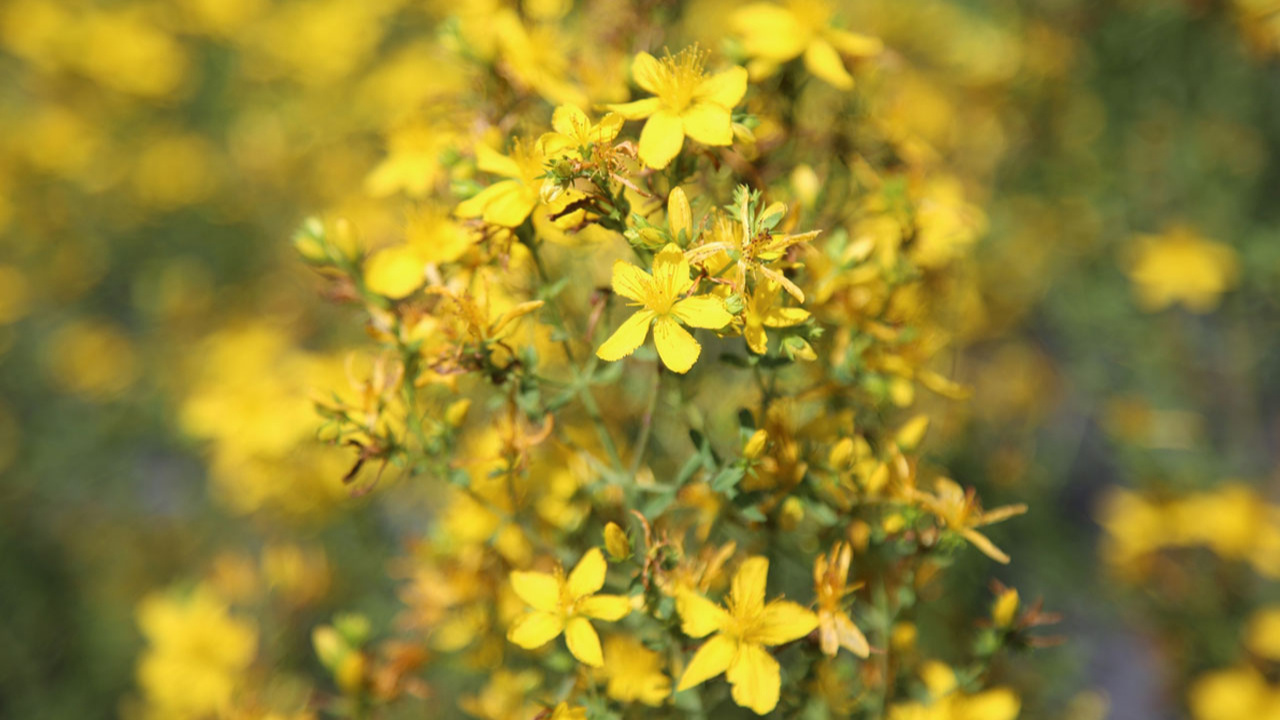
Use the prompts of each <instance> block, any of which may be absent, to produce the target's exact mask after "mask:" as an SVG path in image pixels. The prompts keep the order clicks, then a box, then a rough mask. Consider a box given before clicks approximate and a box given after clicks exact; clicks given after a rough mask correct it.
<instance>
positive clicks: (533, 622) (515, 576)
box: [507, 548, 631, 667]
mask: <svg viewBox="0 0 1280 720" xmlns="http://www.w3.org/2000/svg"><path fill="white" fill-rule="evenodd" d="M607 569H608V566H607V565H606V563H605V560H604V554H603V553H601V552H600V548H591V549H590V550H588V551H587V554H586V555H583V556H582V559H581V560H580V561H578V565H577V567H575V568H574V569H573V572H571V573H569V577H568V579H566V578H565V577H564V572H563V571H557V572H556V574H554V575H552V574H549V573H544V572H532V571H521V570H517V571H515V572H513V573H511V588H512V589H513V590H515V592H516V595H518V596H519V597H520V599H521V600H524V601H525V602H526V603H528V604H529V605H530V606H531V607H532V608H533V609H532V610H531V611H530V612H528V613H526V614H525V615H523V616H521V617H520V618H519V619H517V620H516V621H515V623H513V624H512V625H511V630H510V632H508V633H507V639H508V640H510V641H511V642H513V643H515V644H516V645H519V646H520V647H522V648H525V649H526V650H532V649H534V648H539V647H542V646H543V645H546V644H547V643H549V642H551V641H552V640H554V639H555V638H556V637H557V636H558V635H560V633H562V632H563V633H564V639H565V643H566V644H567V645H568V646H569V652H570V653H572V654H573V656H574V657H576V658H577V659H578V660H580V661H582V662H583V663H586V664H587V665H590V666H592V667H600V666H601V665H603V664H604V658H603V656H602V652H601V649H600V636H599V635H597V634H596V629H595V628H594V627H592V626H591V623H590V622H589V621H588V618H594V619H596V620H607V621H610V622H613V621H617V620H621V619H622V618H624V617H626V616H627V613H629V612H631V601H630V600H628V599H627V598H626V597H624V596H622V595H597V594H596V593H598V592H599V591H600V588H602V587H604V575H605V570H607Z"/></svg>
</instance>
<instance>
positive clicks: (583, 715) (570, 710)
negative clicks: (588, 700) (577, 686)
mask: <svg viewBox="0 0 1280 720" xmlns="http://www.w3.org/2000/svg"><path fill="white" fill-rule="evenodd" d="M548 720H587V709H586V708H584V707H582V706H580V705H570V704H569V703H566V702H562V703H560V704H559V705H556V707H555V709H554V710H552V711H551V716H550V717H549V718H548Z"/></svg>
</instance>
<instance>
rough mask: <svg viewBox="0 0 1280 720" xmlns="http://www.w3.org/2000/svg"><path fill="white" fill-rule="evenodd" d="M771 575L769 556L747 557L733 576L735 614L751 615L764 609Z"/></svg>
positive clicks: (731, 592)
mask: <svg viewBox="0 0 1280 720" xmlns="http://www.w3.org/2000/svg"><path fill="white" fill-rule="evenodd" d="M768 577H769V558H766V557H762V556H759V555H757V556H755V557H750V558H747V559H746V561H745V562H743V563H742V565H741V566H739V567H738V572H737V573H735V574H734V576H733V587H732V588H730V590H729V594H730V595H732V596H733V608H734V614H735V615H739V616H751V615H756V614H757V613H760V612H763V610H764V588H765V583H766V582H767V580H768Z"/></svg>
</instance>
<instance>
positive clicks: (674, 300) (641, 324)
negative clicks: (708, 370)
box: [596, 243, 733, 373]
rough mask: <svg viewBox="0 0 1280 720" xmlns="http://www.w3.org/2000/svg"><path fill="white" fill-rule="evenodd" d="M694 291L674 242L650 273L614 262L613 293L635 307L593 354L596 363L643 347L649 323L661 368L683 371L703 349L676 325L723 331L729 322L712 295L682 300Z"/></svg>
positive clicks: (695, 359)
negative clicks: (634, 310)
mask: <svg viewBox="0 0 1280 720" xmlns="http://www.w3.org/2000/svg"><path fill="white" fill-rule="evenodd" d="M692 287H693V280H692V279H691V278H690V277H689V261H688V260H686V259H685V257H684V252H683V251H682V250H680V247H679V246H678V245H676V244H674V243H672V244H670V245H667V246H666V247H665V248H663V249H662V252H660V253H658V255H657V257H655V258H654V260H653V274H652V275H650V274H649V273H647V272H645V271H644V270H641V269H640V268H638V267H636V266H635V265H632V264H631V263H628V262H625V261H622V260H619V261H617V262H616V263H614V264H613V291H614V292H616V293H617V294H619V295H621V296H622V297H625V298H627V299H628V300H634V301H635V302H633V303H630V304H632V305H636V306H639V307H640V309H639V310H637V311H636V313H635V314H634V315H632V316H631V317H629V318H627V321H626V322H624V323H622V325H621V327H619V328H618V329H617V330H616V331H614V333H613V335H611V336H610V337H609V339H608V340H605V341H604V344H603V345H601V346H600V349H599V350H596V355H597V356H598V357H599V358H600V359H601V360H607V361H610V362H612V361H615V360H621V359H622V358H624V357H626V356H627V355H630V354H631V353H633V352H635V350H636V348H638V347H640V346H641V345H642V344H644V339H645V337H647V336H648V334H649V326H650V325H653V343H654V345H656V346H657V348H658V356H659V357H661V358H662V364H663V365H666V366H667V367H668V368H669V369H670V370H672V371H674V372H678V373H684V372H688V371H689V368H691V367H693V364H694V363H695V362H697V361H698V356H699V355H700V354H701V353H702V346H701V345H699V344H698V341H697V340H694V339H693V336H692V335H690V334H689V331H688V330H685V329H684V328H682V327H680V323H684V324H685V325H688V326H690V327H696V328H708V329H716V328H722V327H724V326H725V325H727V324H728V323H729V321H730V320H732V319H733V315H731V314H730V313H729V311H728V310H726V309H725V307H724V301H722V300H721V299H720V298H718V297H716V296H714V295H693V296H691V297H683V296H684V295H685V294H686V293H688V292H689V290H690V289H691V288H692Z"/></svg>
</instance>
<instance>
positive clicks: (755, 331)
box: [742, 280, 809, 355]
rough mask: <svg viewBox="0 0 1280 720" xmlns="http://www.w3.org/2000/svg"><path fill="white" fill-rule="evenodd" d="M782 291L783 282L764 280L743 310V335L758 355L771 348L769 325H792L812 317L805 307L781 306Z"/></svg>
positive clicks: (773, 326) (774, 326)
mask: <svg viewBox="0 0 1280 720" xmlns="http://www.w3.org/2000/svg"><path fill="white" fill-rule="evenodd" d="M781 294H782V286H781V285H779V284H778V283H776V282H773V281H771V280H765V281H764V282H763V283H761V284H760V285H757V286H756V290H755V292H753V293H751V296H750V298H749V299H748V300H747V303H746V308H745V309H744V310H743V312H742V318H743V327H742V336H743V337H744V338H746V340H747V347H749V348H751V352H753V353H755V354H757V355H764V354H765V353H767V352H769V337H768V336H767V335H765V332H764V329H765V328H766V327H771V328H784V327H792V326H794V325H799V324H800V323H802V322H804V321H805V320H808V319H809V311H808V310H805V309H804V308H795V307H778V306H777V303H778V296H779V295H781Z"/></svg>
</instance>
